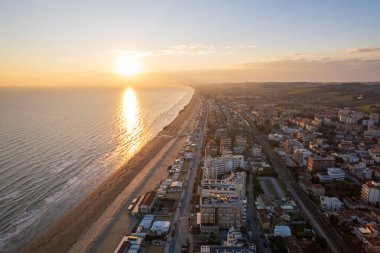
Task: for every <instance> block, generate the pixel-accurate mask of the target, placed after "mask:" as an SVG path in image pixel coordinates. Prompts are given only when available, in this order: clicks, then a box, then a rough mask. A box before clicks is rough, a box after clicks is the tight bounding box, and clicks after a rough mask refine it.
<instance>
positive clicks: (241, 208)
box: [200, 195, 247, 234]
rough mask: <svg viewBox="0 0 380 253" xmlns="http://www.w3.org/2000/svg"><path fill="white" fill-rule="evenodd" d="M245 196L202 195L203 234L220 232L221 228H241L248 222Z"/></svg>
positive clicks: (201, 219)
mask: <svg viewBox="0 0 380 253" xmlns="http://www.w3.org/2000/svg"><path fill="white" fill-rule="evenodd" d="M246 210H247V200H246V199H245V197H238V196H220V195H202V197H201V198H200V225H201V232H202V234H213V233H218V231H219V229H228V228H230V227H235V228H241V227H243V226H244V225H245V224H246Z"/></svg>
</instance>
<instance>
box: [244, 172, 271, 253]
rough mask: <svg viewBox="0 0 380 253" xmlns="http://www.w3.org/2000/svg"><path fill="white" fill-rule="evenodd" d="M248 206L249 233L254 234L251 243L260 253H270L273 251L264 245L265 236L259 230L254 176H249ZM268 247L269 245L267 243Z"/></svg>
mask: <svg viewBox="0 0 380 253" xmlns="http://www.w3.org/2000/svg"><path fill="white" fill-rule="evenodd" d="M247 199H248V206H247V214H248V216H247V217H248V219H249V223H248V228H249V231H251V232H252V236H251V238H250V241H251V242H253V243H255V244H256V247H257V250H258V252H260V253H270V252H271V250H270V248H269V246H267V247H265V246H264V243H266V239H265V235H264V233H263V231H262V230H260V231H259V230H258V229H257V228H258V227H259V223H258V221H257V210H256V206H255V199H254V196H253V176H252V175H251V174H250V175H249V181H248V198H247ZM266 244H267V245H268V243H266Z"/></svg>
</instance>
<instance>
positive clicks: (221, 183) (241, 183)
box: [201, 171, 247, 196]
mask: <svg viewBox="0 0 380 253" xmlns="http://www.w3.org/2000/svg"><path fill="white" fill-rule="evenodd" d="M246 178H247V175H246V173H245V172H244V171H242V172H233V173H231V175H230V176H228V177H227V178H225V179H222V180H219V179H209V178H204V179H203V180H202V181H201V188H202V193H205V194H206V195H207V194H209V193H210V191H229V192H235V193H236V194H237V195H238V196H244V195H245V191H246Z"/></svg>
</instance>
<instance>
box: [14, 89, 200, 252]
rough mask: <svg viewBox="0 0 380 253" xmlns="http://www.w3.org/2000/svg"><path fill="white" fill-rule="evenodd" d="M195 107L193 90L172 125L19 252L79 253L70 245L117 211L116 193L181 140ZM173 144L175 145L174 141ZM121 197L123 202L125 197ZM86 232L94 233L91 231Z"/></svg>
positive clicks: (195, 97) (118, 194) (195, 100)
mask: <svg viewBox="0 0 380 253" xmlns="http://www.w3.org/2000/svg"><path fill="white" fill-rule="evenodd" d="M197 105H198V96H197V92H196V91H194V94H193V96H192V98H191V100H190V102H189V103H188V104H187V105H186V106H185V107H184V108H183V109H182V110H181V111H180V112H179V114H178V115H177V117H176V118H175V119H174V121H173V122H171V123H170V124H169V125H168V126H166V127H165V128H164V129H163V130H162V131H161V132H160V133H159V134H158V135H157V136H156V137H155V138H153V139H152V140H151V141H149V142H148V143H147V144H146V145H144V146H143V147H142V148H141V149H140V151H139V152H138V153H137V154H136V155H135V156H134V157H133V158H131V159H130V160H129V161H127V162H126V163H125V164H123V165H122V166H121V167H120V168H119V169H118V170H117V171H116V172H115V173H114V174H113V175H111V176H110V177H109V178H107V179H106V180H105V181H104V182H103V183H101V184H100V185H99V186H98V187H96V188H95V189H94V190H93V191H92V192H91V193H90V194H88V195H87V196H85V197H84V198H83V199H82V200H81V201H79V203H78V204H77V205H76V206H74V207H73V208H71V209H70V210H69V211H68V212H67V213H66V214H64V215H63V216H62V217H61V218H60V219H59V220H58V221H57V222H56V223H55V224H53V225H52V226H50V227H48V228H46V229H45V230H43V231H42V232H40V234H38V235H37V236H36V237H35V238H34V239H32V241H31V242H30V243H29V244H28V245H26V247H24V248H23V249H22V250H21V252H68V251H72V252H82V250H80V251H77V250H74V248H75V247H74V245H78V243H77V242H78V241H81V240H83V237H84V236H85V235H86V233H88V231H89V230H90V228H92V227H93V226H94V224H95V223H96V222H97V221H98V219H99V218H100V217H101V216H102V215H104V213H105V212H106V211H107V209H110V208H111V210H113V211H115V212H116V211H117V208H116V207H113V204H114V202H115V201H116V200H117V199H118V198H120V194H121V193H122V192H123V191H124V190H125V189H126V188H127V187H128V186H129V185H132V183H133V181H134V180H135V178H136V177H137V176H138V175H139V174H140V172H141V171H143V169H145V168H146V167H147V166H148V165H149V163H150V162H151V161H152V158H153V159H154V157H156V159H157V156H158V155H159V154H160V151H161V150H162V149H163V148H164V147H165V146H171V145H168V144H169V143H171V142H173V141H174V140H175V139H183V138H184V137H183V136H182V137H179V135H180V134H183V132H184V122H188V121H189V119H190V118H193V117H192V116H194V114H195V112H196V110H195V109H196V107H197ZM176 141H177V142H178V140H176ZM122 197H124V201H125V199H126V198H127V197H128V196H122ZM119 202H120V200H119ZM103 225H104V224H103ZM90 232H91V233H95V231H93V230H92V231H90ZM101 232H102V227H99V226H98V231H96V233H101ZM85 238H87V237H85ZM89 243H91V240H90V241H89ZM80 244H82V243H80ZM87 246H88V245H87ZM73 247H74V248H73ZM85 248H86V247H85ZM82 249H83V248H82Z"/></svg>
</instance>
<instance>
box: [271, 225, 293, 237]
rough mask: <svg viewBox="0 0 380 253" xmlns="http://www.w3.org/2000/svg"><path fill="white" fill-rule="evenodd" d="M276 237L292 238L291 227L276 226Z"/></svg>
mask: <svg viewBox="0 0 380 253" xmlns="http://www.w3.org/2000/svg"><path fill="white" fill-rule="evenodd" d="M273 233H274V237H276V236H281V237H284V238H285V237H290V236H292V231H291V229H290V227H288V226H274V232H273Z"/></svg>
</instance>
